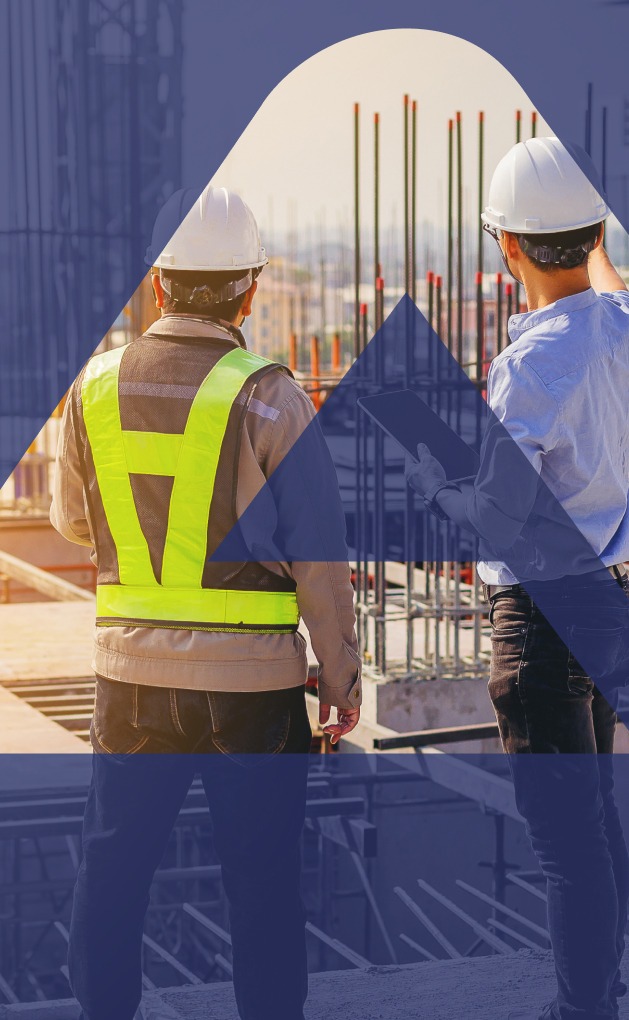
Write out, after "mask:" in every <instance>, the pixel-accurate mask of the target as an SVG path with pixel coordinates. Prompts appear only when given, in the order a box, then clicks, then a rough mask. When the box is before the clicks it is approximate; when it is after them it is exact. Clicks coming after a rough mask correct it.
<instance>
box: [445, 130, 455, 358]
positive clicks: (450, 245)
mask: <svg viewBox="0 0 629 1020" xmlns="http://www.w3.org/2000/svg"><path fill="white" fill-rule="evenodd" d="M452 130H453V124H452V120H451V119H450V120H449V121H448V261H447V267H446V316H447V319H446V326H447V330H446V335H447V343H448V351H449V352H450V354H452V260H453V236H452V234H453V224H452V205H453V176H454V174H453V138H452Z"/></svg>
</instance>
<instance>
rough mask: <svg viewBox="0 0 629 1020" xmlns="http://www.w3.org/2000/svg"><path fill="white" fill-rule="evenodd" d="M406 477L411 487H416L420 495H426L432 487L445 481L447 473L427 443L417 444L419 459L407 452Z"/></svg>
mask: <svg viewBox="0 0 629 1020" xmlns="http://www.w3.org/2000/svg"><path fill="white" fill-rule="evenodd" d="M404 477H405V478H406V481H407V482H408V484H409V485H410V487H411V489H415V492H418V493H419V495H420V496H424V495H425V494H426V493H427V492H429V491H430V489H433V488H434V487H435V486H436V485H440V484H441V482H445V480H446V473H445V471H444V469H443V467H442V466H441V464H440V463H439V461H438V460H437V458H436V457H433V456H432V454H431V452H430V450H429V449H428V447H427V446H426V444H425V443H418V444H417V460H415V459H414V458H413V457H411V456H410V455H409V454H408V453H407V454H406V463H405V467H404Z"/></svg>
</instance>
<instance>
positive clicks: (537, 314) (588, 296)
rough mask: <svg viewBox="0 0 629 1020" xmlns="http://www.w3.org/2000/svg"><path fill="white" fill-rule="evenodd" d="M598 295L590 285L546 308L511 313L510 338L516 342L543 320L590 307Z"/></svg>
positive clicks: (547, 320)
mask: <svg viewBox="0 0 629 1020" xmlns="http://www.w3.org/2000/svg"><path fill="white" fill-rule="evenodd" d="M597 297H598V295H597V293H596V291H595V290H593V289H592V287H588V289H587V290H582V291H580V292H579V293H578V294H570V295H568V297H564V298H559V300H558V301H553V303H552V304H551V305H546V306H545V307H544V308H536V309H535V311H532V312H520V313H519V314H517V315H511V316H510V318H509V324H508V330H509V338H510V340H511V342H512V343H515V341H516V340H519V338H520V337H521V336H522V334H523V333H526V331H527V330H528V329H533V328H534V327H535V326H539V325H541V324H542V323H543V322H549V321H550V320H551V319H556V318H558V317H559V316H560V315H566V314H569V313H570V312H577V311H580V310H581V309H582V308H588V307H589V305H593V304H594V302H595V301H596V300H597Z"/></svg>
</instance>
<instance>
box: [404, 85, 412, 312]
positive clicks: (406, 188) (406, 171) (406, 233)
mask: <svg viewBox="0 0 629 1020" xmlns="http://www.w3.org/2000/svg"><path fill="white" fill-rule="evenodd" d="M409 208H410V207H409V127H408V95H407V94H405V95H404V290H405V291H406V293H407V294H410V292H411V284H410V279H411V274H410V244H409V229H410V228H409V219H410V216H409Z"/></svg>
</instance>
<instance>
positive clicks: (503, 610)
mask: <svg viewBox="0 0 629 1020" xmlns="http://www.w3.org/2000/svg"><path fill="white" fill-rule="evenodd" d="M530 617H531V614H530V607H529V604H528V603H524V602H522V600H518V599H515V598H512V597H509V598H504V597H503V598H500V597H498V598H495V599H493V601H492V603H491V606H490V609H489V623H490V626H491V638H492V641H494V640H499V639H501V638H515V637H522V638H523V637H524V635H525V634H526V632H527V630H528V625H529V622H530Z"/></svg>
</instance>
